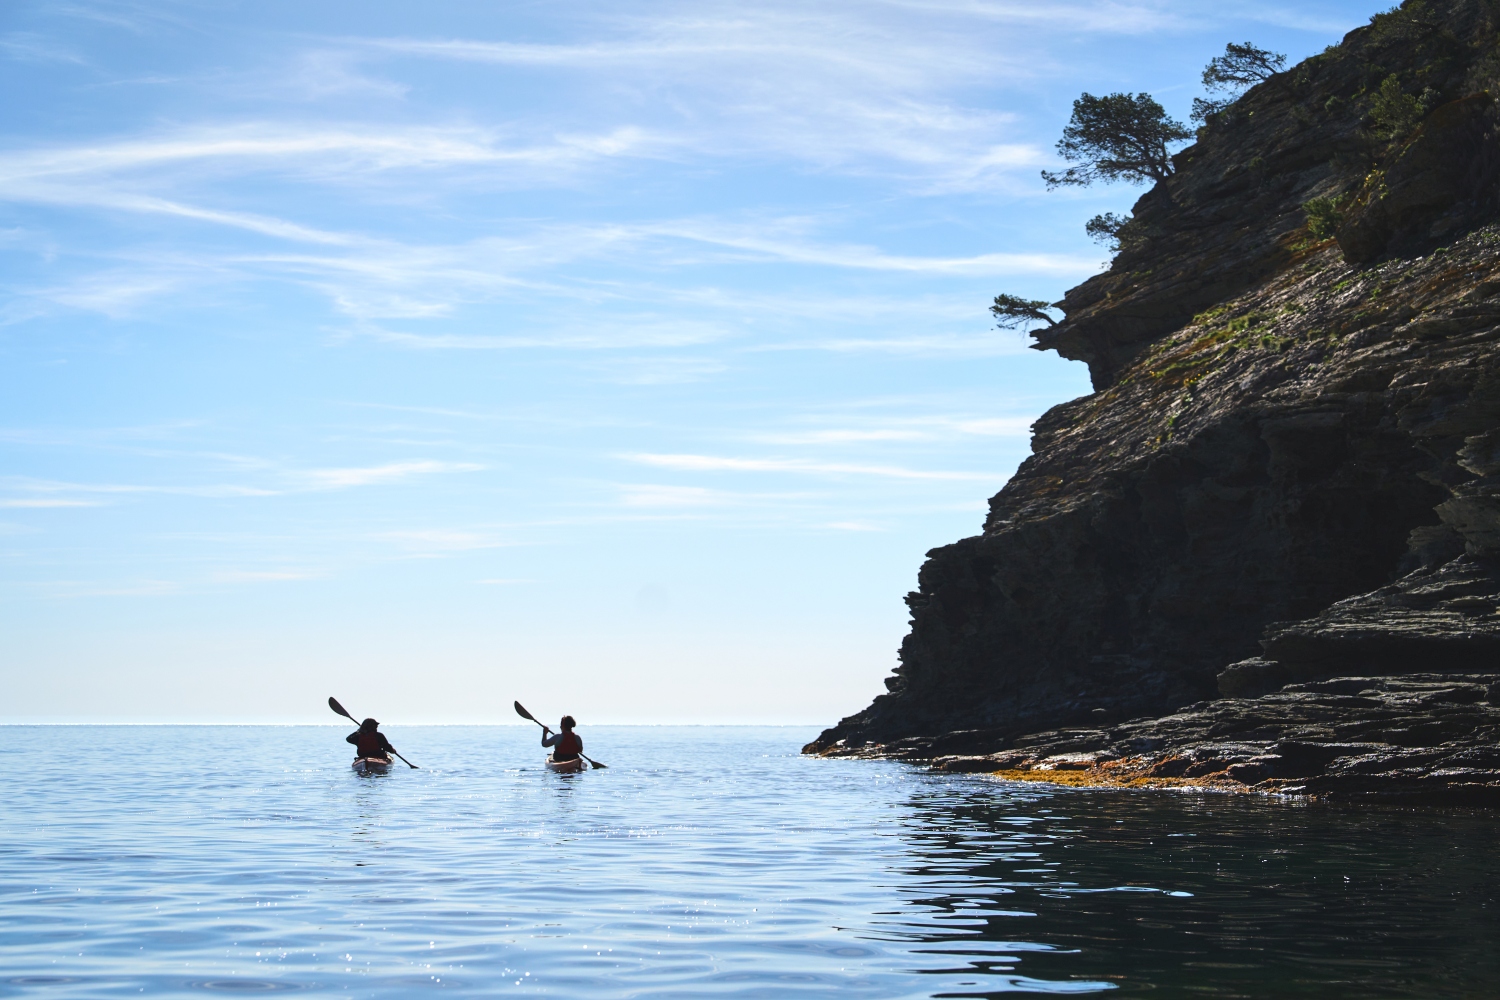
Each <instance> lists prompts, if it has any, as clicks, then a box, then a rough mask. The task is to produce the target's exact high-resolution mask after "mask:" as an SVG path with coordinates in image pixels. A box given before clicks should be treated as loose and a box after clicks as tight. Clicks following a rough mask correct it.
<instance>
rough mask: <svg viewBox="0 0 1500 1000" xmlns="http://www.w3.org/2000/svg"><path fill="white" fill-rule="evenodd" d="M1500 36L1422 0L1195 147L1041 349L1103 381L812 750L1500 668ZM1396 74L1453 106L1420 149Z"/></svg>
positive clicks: (917, 608) (950, 560)
mask: <svg viewBox="0 0 1500 1000" xmlns="http://www.w3.org/2000/svg"><path fill="white" fill-rule="evenodd" d="M1497 41H1500V24H1497V21H1496V15H1494V14H1492V13H1491V8H1490V6H1489V5H1488V4H1486V3H1483V2H1480V0H1427V2H1425V3H1415V2H1412V3H1408V4H1406V5H1405V6H1404V7H1403V8H1401V9H1400V10H1398V11H1395V12H1392V13H1388V14H1383V15H1379V16H1377V17H1376V18H1375V19H1374V21H1373V23H1372V24H1371V25H1370V26H1369V27H1366V28H1361V29H1359V30H1357V31H1354V32H1352V33H1350V35H1349V36H1347V37H1346V38H1345V40H1344V42H1343V43H1342V44H1341V45H1340V46H1338V47H1337V48H1335V49H1331V50H1329V51H1328V52H1326V53H1324V54H1323V55H1320V56H1317V57H1314V58H1312V59H1309V60H1307V61H1305V62H1304V63H1302V64H1301V65H1299V66H1297V67H1295V68H1294V69H1292V70H1289V71H1287V72H1285V73H1279V74H1276V75H1275V76H1273V77H1271V78H1270V79H1269V80H1267V81H1266V82H1265V83H1262V84H1260V85H1259V86H1256V87H1255V88H1253V89H1252V90H1251V91H1249V92H1248V93H1247V94H1246V95H1245V96H1244V97H1243V98H1241V99H1240V100H1239V101H1238V102H1237V103H1236V104H1235V105H1234V106H1233V107H1232V108H1230V109H1229V111H1227V112H1226V113H1225V114H1224V116H1222V119H1223V120H1221V121H1218V122H1215V123H1213V124H1211V125H1210V126H1209V127H1208V128H1207V129H1205V131H1204V132H1202V133H1200V138H1199V141H1198V142H1197V143H1196V144H1194V145H1193V146H1191V147H1189V148H1187V149H1185V150H1183V151H1182V152H1180V153H1178V154H1177V155H1176V157H1175V162H1176V165H1177V172H1176V173H1175V174H1174V175H1173V176H1172V177H1171V178H1169V179H1167V180H1165V181H1163V182H1161V183H1159V184H1157V185H1156V186H1155V187H1154V188H1153V189H1152V190H1151V191H1149V192H1148V193H1147V194H1146V195H1145V196H1144V197H1142V198H1141V199H1140V201H1139V202H1138V203H1137V204H1136V206H1135V209H1134V218H1135V219H1136V220H1137V221H1138V222H1139V224H1140V228H1141V231H1142V233H1143V236H1142V237H1141V238H1140V239H1139V240H1135V241H1132V242H1131V244H1130V245H1129V246H1128V247H1126V248H1125V249H1124V250H1123V251H1122V252H1121V253H1120V255H1119V256H1118V257H1117V258H1116V259H1115V261H1114V263H1113V265H1112V267H1111V268H1110V270H1109V271H1108V272H1106V273H1105V274H1102V275H1100V276H1098V277H1096V278H1093V279H1090V280H1089V281H1087V282H1085V283H1084V284H1082V285H1080V286H1079V287H1077V288H1075V289H1073V290H1072V291H1070V292H1069V293H1068V294H1067V296H1066V297H1065V299H1064V300H1063V302H1062V303H1061V307H1062V309H1063V311H1064V312H1065V313H1066V317H1065V318H1064V319H1063V320H1062V321H1061V322H1059V323H1058V324H1057V325H1056V326H1051V327H1048V328H1046V329H1044V330H1039V331H1036V332H1034V333H1033V336H1034V337H1035V338H1036V340H1037V344H1036V345H1035V346H1037V347H1038V348H1039V349H1045V350H1056V351H1058V352H1059V353H1060V354H1062V355H1063V356H1064V357H1068V358H1073V359H1077V360H1081V361H1084V362H1086V363H1087V364H1088V365H1089V368H1090V371H1091V373H1092V376H1093V382H1094V388H1095V392H1094V393H1093V394H1092V395H1090V396H1086V397H1084V398H1082V399H1078V400H1074V401H1072V402H1070V403H1065V404H1063V405H1061V406H1057V407H1054V408H1053V409H1052V410H1050V411H1049V412H1048V413H1046V414H1045V415H1044V416H1043V417H1042V418H1041V419H1039V420H1038V421H1037V423H1036V424H1035V426H1034V428H1033V433H1034V437H1033V454H1032V456H1031V457H1030V458H1029V459H1027V461H1026V462H1025V463H1024V464H1023V465H1022V466H1021V468H1020V469H1019V470H1018V471H1017V473H1016V475H1015V476H1014V477H1013V478H1012V479H1011V481H1010V482H1009V483H1007V484H1006V486H1005V488H1004V489H1002V490H1001V492H1000V493H999V494H998V495H997V496H995V497H994V498H993V499H992V500H991V501H990V514H989V517H988V518H987V520H986V521H985V524H984V529H983V533H982V534H980V535H977V536H975V537H972V538H966V539H963V540H961V541H959V542H956V543H954V544H952V545H947V546H944V547H942V548H937V549H934V550H932V551H931V552H930V553H928V560H927V562H926V564H925V565H924V566H923V567H922V569H921V572H920V575H919V588H918V590H917V591H916V592H914V593H912V594H910V595H909V596H908V598H907V603H908V605H909V607H910V609H911V615H912V626H911V632H910V634H909V635H908V636H907V638H906V640H905V641H904V642H903V644H902V647H901V654H900V655H901V665H900V666H899V667H898V668H897V669H896V671H895V674H894V676H892V677H891V678H889V679H888V680H887V681H886V686H887V688H888V689H889V693H888V694H885V695H882V696H881V697H879V698H877V699H876V700H875V702H874V703H873V704H871V705H870V706H869V707H868V708H867V709H865V710H864V711H862V712H860V713H858V714H856V715H853V716H850V717H849V718H847V719H845V720H843V721H842V722H840V723H839V724H838V725H837V726H835V727H834V728H832V729H830V730H828V731H826V732H825V733H823V734H822V736H820V737H819V738H818V739H817V740H816V741H814V742H813V743H812V744H809V746H808V750H809V751H810V752H820V753H867V752H872V751H878V750H880V748H882V747H892V748H894V747H895V746H896V745H897V744H899V743H900V742H901V741H910V740H912V739H914V738H915V739H918V740H919V741H920V740H925V741H927V744H928V745H929V747H933V746H937V745H938V743H935V742H933V741H934V740H937V741H938V742H941V740H940V738H941V737H942V736H943V734H947V733H955V732H960V731H961V732H964V733H966V734H968V735H967V736H966V737H965V739H966V740H967V741H968V743H969V744H971V745H975V746H978V745H980V744H983V743H985V741H988V747H989V748H990V749H991V750H1001V749H1009V748H1010V747H1012V746H1014V745H1016V744H1015V741H1016V740H1017V739H1019V738H1022V737H1024V736H1025V735H1026V734H1028V733H1037V732H1041V731H1045V730H1053V729H1056V728H1057V727H1061V726H1077V725H1082V724H1098V723H1100V722H1111V723H1112V722H1116V721H1118V720H1123V719H1130V718H1137V717H1146V716H1153V715H1164V714H1166V713H1170V712H1172V711H1174V710H1175V709H1177V708H1178V707H1179V706H1181V705H1183V704H1186V703H1190V702H1200V701H1204V700H1205V699H1209V698H1212V697H1215V696H1217V695H1219V694H1220V693H1221V689H1222V691H1223V693H1225V694H1234V695H1241V696H1256V695H1264V696H1267V697H1279V696H1277V695H1272V694H1271V692H1275V691H1278V690H1279V689H1280V688H1281V687H1282V686H1283V685H1285V684H1288V683H1306V682H1309V681H1315V680H1317V679H1319V678H1329V677H1334V676H1339V675H1350V674H1357V675H1360V676H1366V677H1370V676H1376V675H1397V674H1414V673H1431V674H1444V675H1449V674H1455V673H1459V672H1463V671H1473V670H1483V669H1488V670H1500V661H1497V660H1496V658H1495V656H1494V654H1495V653H1496V652H1500V615H1496V613H1495V611H1496V608H1497V606H1500V576H1496V575H1495V574H1496V570H1495V566H1496V562H1495V560H1496V559H1500V350H1497V342H1500V225H1497V222H1500V200H1497V199H1500V112H1497V105H1496V102H1495V101H1494V100H1492V99H1491V96H1490V95H1491V94H1492V93H1496V94H1500V59H1497V58H1496V57H1494V56H1493V55H1492V53H1493V52H1494V51H1496V47H1497ZM1392 76H1394V77H1395V78H1396V79H1397V80H1398V81H1399V82H1400V84H1401V86H1402V87H1403V88H1404V90H1405V91H1406V92H1408V93H1410V94H1413V95H1416V94H1420V95H1421V101H1420V102H1419V101H1418V100H1417V98H1416V97H1415V96H1414V97H1412V98H1411V103H1412V105H1413V106H1417V105H1418V104H1419V103H1420V105H1421V107H1423V108H1429V107H1430V110H1429V111H1427V112H1426V114H1425V117H1424V118H1422V119H1421V120H1420V121H1418V122H1416V123H1415V125H1414V126H1413V128H1412V129H1411V131H1410V132H1409V134H1406V135H1398V136H1396V137H1395V138H1394V139H1390V138H1388V137H1386V136H1385V135H1384V134H1381V135H1379V136H1377V131H1378V130H1375V129H1373V126H1372V119H1371V117H1370V116H1371V106H1372V100H1373V94H1374V93H1375V92H1376V91H1377V90H1378V89H1379V87H1380V85H1381V84H1382V82H1383V81H1385V80H1387V79H1388V78H1390V77H1392ZM1315 197H1317V198H1330V199H1334V200H1335V201H1336V203H1337V204H1339V205H1340V206H1342V222H1341V224H1340V225H1339V227H1338V231H1337V234H1336V238H1335V239H1325V240H1322V241H1319V240H1317V239H1316V238H1315V237H1313V236H1312V235H1311V234H1310V233H1309V231H1308V229H1307V225H1306V215H1305V213H1304V211H1303V209H1302V207H1301V206H1302V205H1303V203H1304V202H1307V201H1308V200H1309V199H1312V198H1315ZM1476 731H1477V730H1476ZM1476 738H1477V737H1476ZM1488 738H1491V739H1493V736H1491V737H1488ZM892 752H896V751H895V750H894V749H893V750H892ZM902 752H903V753H904V752H905V751H902ZM974 752H976V753H977V752H979V751H978V750H976V751H974ZM986 752H988V751H986ZM1246 773H1247V774H1248V772H1246Z"/></svg>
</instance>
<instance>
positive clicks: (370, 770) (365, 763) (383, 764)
mask: <svg viewBox="0 0 1500 1000" xmlns="http://www.w3.org/2000/svg"><path fill="white" fill-rule="evenodd" d="M350 766H351V767H353V768H354V770H356V771H358V772H359V773H360V774H384V773H385V772H386V770H387V769H388V768H389V767H390V766H391V762H390V761H388V760H385V759H383V758H380V757H356V758H354V763H353V764H352V765H350Z"/></svg>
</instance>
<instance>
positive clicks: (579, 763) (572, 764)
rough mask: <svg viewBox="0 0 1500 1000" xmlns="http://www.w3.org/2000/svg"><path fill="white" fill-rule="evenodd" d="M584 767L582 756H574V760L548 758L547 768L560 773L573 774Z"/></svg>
mask: <svg viewBox="0 0 1500 1000" xmlns="http://www.w3.org/2000/svg"><path fill="white" fill-rule="evenodd" d="M583 767H584V764H583V758H582V757H574V758H573V759H572V760H553V759H552V758H551V757H548V758H547V770H549V771H556V772H557V773H558V774H572V773H573V772H574V771H582V770H583Z"/></svg>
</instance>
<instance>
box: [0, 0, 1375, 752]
mask: <svg viewBox="0 0 1500 1000" xmlns="http://www.w3.org/2000/svg"><path fill="white" fill-rule="evenodd" d="M1385 6H1388V4H1381V3H1355V2H1333V0H1328V2H1317V0H1314V2H1301V3H1245V2H1233V0H1229V2H1221V3H1215V4H1207V3H1201V2H1185V0H1150V2H1148V0H1141V2H1132V0H1116V2H1095V0H1079V2H1052V3H1041V2H1036V3H1021V2H1004V0H995V2H988V0H939V2H931V3H926V2H915V0H910V2H906V0H886V2H856V0H842V2H837V3H820V2H816V0H797V2H785V3H782V2H764V3H714V2H711V0H693V2H691V3H688V2H681V3H678V2H659V3H643V2H637V0H611V2H607V3H605V2H566V0H550V2H548V3H477V2H472V3H441V2H439V3H427V4H409V3H394V2H389V0H375V2H369V0H362V2H360V3H357V4H356V3H343V2H320V3H306V2H302V3H295V4H294V3H286V2H278V0H256V2H254V3H250V2H225V0H182V2H174V0H155V2H150V3H134V2H123V0H122V2H96V0H72V2H55V0H54V2H47V3H41V2H27V0H11V2H9V3H7V4H5V5H4V6H3V7H0V75H3V81H4V82H3V86H4V88H5V93H6V94H7V96H8V97H9V99H8V100H6V101H5V102H4V103H3V105H0V123H3V124H0V262H3V264H0V295H3V300H0V380H3V381H0V634H3V636H4V641H3V644H0V673H3V677H4V686H5V689H6V698H5V701H4V704H3V705H0V721H62V720H78V721H199V720H201V721H320V722H321V721H330V720H331V719H332V717H331V716H330V715H329V713H328V712H327V710H326V708H325V707H323V701H324V699H326V697H327V696H328V695H329V694H336V695H337V696H338V697H339V698H341V699H342V700H343V701H344V702H345V703H346V704H348V705H349V707H350V708H351V709H352V710H354V711H356V712H362V713H376V714H379V715H381V717H382V718H383V719H384V720H387V721H390V722H393V723H399V722H411V723H416V722H476V721H478V722H484V721H496V722H510V721H514V716H513V715H512V714H511V710H510V702H511V700H512V699H515V698H520V699H521V700H522V701H524V702H526V703H527V704H528V705H529V706H530V707H531V708H532V709H534V710H536V711H539V712H546V713H547V714H549V715H553V714H557V713H559V712H561V711H564V710H566V711H571V712H572V713H573V714H575V715H577V716H578V717H579V719H580V721H581V722H583V723H588V722H597V723H603V722H796V723H808V722H815V723H824V722H832V721H834V720H835V719H837V718H838V717H839V716H840V715H843V714H847V713H848V712H851V711H854V710H856V709H858V708H860V707H862V706H863V705H864V704H865V703H866V702H868V700H869V699H870V698H871V697H872V696H873V695H874V694H876V693H878V692H879V691H880V690H882V687H881V683H880V682H881V680H882V678H883V677H885V676H886V674H887V673H888V672H889V670H890V669H891V667H892V666H894V665H895V662H896V661H895V651H896V648H897V646H898V644H899V642H900V639H901V636H902V635H903V634H904V633H905V630H906V612H905V607H904V605H903V604H902V600H901V599H902V595H903V594H905V593H906V592H907V591H908V590H910V589H912V588H913V587H914V586H915V581H916V572H917V568H918V567H919V565H920V563H921V561H922V558H923V553H924V552H925V551H926V550H927V549H929V548H931V547H933V546H936V545H941V544H945V543H947V542H950V541H953V540H956V539H958V538H960V537H963V536H965V535H970V534H973V533H975V532H976V531H977V530H978V529H979V526H980V524H981V521H982V518H983V512H984V509H985V502H986V500H987V498H988V497H989V496H990V495H992V494H993V493H994V492H996V490H998V489H999V487H1000V486H1001V485H1002V484H1003V483H1004V481H1005V479H1006V478H1007V477H1008V476H1009V475H1010V474H1011V472H1012V471H1014V469H1015V466H1016V465H1017V463H1018V462H1019V461H1020V460H1021V459H1022V458H1023V457H1024V456H1025V455H1026V453H1027V450H1028V436H1027V434H1028V432H1027V427H1028V425H1029V424H1030V422H1031V421H1032V420H1033V419H1034V418H1035V417H1036V416H1037V415H1038V414H1040V413H1041V412H1042V411H1043V410H1045V409H1046V408H1047V407H1049V406H1051V405H1053V404H1055V403H1058V402H1061V401H1063V400H1065V399H1069V398H1072V397H1074V396H1078V395H1081V394H1083V393H1085V392H1087V391H1088V381H1087V375H1086V372H1085V371H1084V370H1083V367H1082V366H1081V365H1077V364H1072V363H1069V362H1065V361H1062V360H1060V359H1058V358H1056V357H1055V356H1052V355H1042V354H1038V353H1037V352H1034V351H1029V350H1027V349H1025V345H1024V341H1023V338H1022V337H1020V336H1019V335H1017V334H1015V333H1008V332H1001V331H996V330H994V329H993V328H992V327H991V325H990V323H989V317H988V314H987V312H986V306H987V305H988V303H989V301H990V299H991V298H992V297H993V296H994V295H995V294H996V293H997V292H1001V291H1009V292H1014V293H1017V294H1024V295H1027V296H1033V297H1038V298H1053V297H1057V296H1059V295H1060V294H1061V293H1062V291H1063V290H1064V289H1066V288H1068V287H1070V286H1071V285H1073V284H1076V283H1077V282H1079V281H1081V280H1083V279H1085V278H1087V277H1088V276H1090V275H1091V274H1094V273H1097V271H1098V270H1099V269H1100V266H1101V265H1102V263H1103V261H1104V258H1103V256H1102V254H1101V251H1100V250H1099V248H1097V247H1096V246H1094V245H1093V244H1091V243H1090V242H1089V241H1088V239H1087V238H1086V236H1085V235H1084V233H1083V222H1084V220H1085V219H1087V218H1089V217H1090V216H1091V215H1093V214H1095V213H1097V212H1100V211H1106V210H1116V211H1119V210H1123V209H1126V208H1128V207H1129V205H1130V204H1131V202H1132V201H1134V199H1135V198H1136V197H1137V196H1138V195H1139V193H1140V192H1139V191H1138V190H1135V189H1131V188H1128V187H1123V186H1117V187H1101V188H1094V189H1090V190H1086V191H1072V192H1051V193H1048V192H1047V191H1046V190H1045V189H1044V186H1043V184H1042V182H1041V180H1040V178H1039V176H1038V171H1039V170H1040V169H1042V168H1043V167H1050V166H1054V165H1055V161H1054V158H1053V154H1052V143H1053V142H1054V141H1055V140H1056V138H1057V136H1058V133H1059V132H1060V130H1061V128H1062V126H1063V124H1064V123H1065V121H1066V119H1067V116H1068V113H1069V109H1070V105H1071V102H1072V100H1073V99H1074V98H1075V97H1077V96H1078V94H1079V92H1080V91H1083V90H1089V91H1092V92H1095V93H1103V92H1108V91H1113V90H1130V91H1139V90H1145V91H1150V92H1152V93H1154V94H1155V95H1156V96H1157V97H1158V99H1160V100H1161V101H1162V102H1163V103H1164V104H1166V105H1167V107H1168V108H1169V110H1171V111H1173V112H1174V113H1176V114H1177V115H1178V116H1179V117H1183V118H1185V117H1186V112H1187V109H1188V105H1189V103H1190V102H1191V99H1192V98H1193V97H1194V96H1195V95H1197V94H1200V93H1201V89H1200V88H1199V86H1198V74H1199V72H1200V71H1201V69H1202V66H1203V64H1204V63H1205V62H1206V61H1207V60H1208V59H1209V58H1210V57H1212V56H1213V55H1215V54H1217V53H1218V52H1221V51H1222V50H1223V46H1224V44H1225V43H1226V42H1228V41H1244V40H1250V41H1254V42H1256V43H1258V44H1261V45H1264V46H1268V47H1271V48H1274V49H1277V50H1279V51H1282V52H1286V53H1288V54H1289V55H1290V56H1291V57H1292V58H1293V59H1294V60H1295V59H1299V58H1301V57H1303V56H1306V55H1308V54H1311V53H1313V52H1316V51H1319V50H1321V49H1322V48H1323V47H1324V46H1326V45H1328V44H1330V43H1333V42H1336V41H1337V40H1338V39H1339V38H1340V37H1341V36H1342V35H1343V33H1344V32H1345V31H1347V30H1349V29H1350V28H1353V27H1355V26H1357V25H1358V24H1361V23H1363V22H1364V21H1365V20H1366V19H1367V18H1368V17H1369V15H1370V14H1371V13H1373V12H1375V11H1377V10H1379V9H1382V8H1383V7H1385Z"/></svg>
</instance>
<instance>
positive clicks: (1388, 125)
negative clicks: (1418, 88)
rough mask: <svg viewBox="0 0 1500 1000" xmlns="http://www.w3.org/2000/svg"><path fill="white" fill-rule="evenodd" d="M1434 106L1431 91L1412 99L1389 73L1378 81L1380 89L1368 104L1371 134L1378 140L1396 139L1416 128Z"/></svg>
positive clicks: (1434, 96) (1394, 75)
mask: <svg viewBox="0 0 1500 1000" xmlns="http://www.w3.org/2000/svg"><path fill="white" fill-rule="evenodd" d="M1436 103H1437V92H1436V91H1434V90H1433V89H1432V88H1431V87H1429V88H1427V89H1426V90H1423V91H1422V94H1421V96H1420V97H1413V96H1412V95H1411V94H1408V93H1407V92H1406V91H1405V90H1404V89H1403V88H1402V86H1401V81H1400V80H1399V79H1398V78H1397V77H1396V74H1394V73H1392V74H1391V75H1390V76H1388V77H1386V78H1385V79H1384V80H1381V81H1380V88H1379V89H1378V90H1376V91H1375V96H1374V97H1373V98H1372V99H1371V101H1370V117H1371V118H1372V119H1374V121H1375V127H1374V128H1373V129H1372V130H1371V131H1373V132H1374V133H1375V134H1376V135H1377V136H1379V137H1380V138H1382V139H1400V138H1402V137H1403V136H1405V135H1407V134H1408V133H1409V132H1411V130H1412V129H1414V128H1416V127H1417V123H1418V122H1420V121H1421V120H1422V119H1423V118H1425V117H1426V116H1427V112H1428V111H1429V110H1431V108H1432V105H1434V104H1436Z"/></svg>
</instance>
